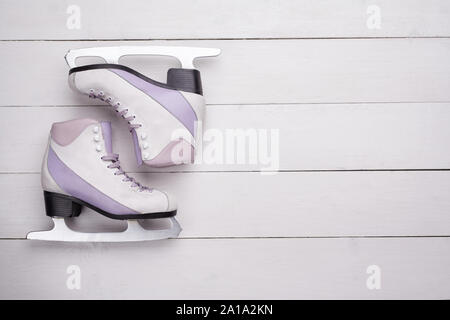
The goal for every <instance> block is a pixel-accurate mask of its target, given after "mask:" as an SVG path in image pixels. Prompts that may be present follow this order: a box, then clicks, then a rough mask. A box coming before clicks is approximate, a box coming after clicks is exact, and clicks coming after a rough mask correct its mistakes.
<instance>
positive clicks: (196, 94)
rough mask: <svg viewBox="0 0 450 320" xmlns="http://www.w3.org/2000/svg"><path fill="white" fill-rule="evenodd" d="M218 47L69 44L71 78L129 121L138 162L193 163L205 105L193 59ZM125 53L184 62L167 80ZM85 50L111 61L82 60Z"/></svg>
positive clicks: (161, 164)
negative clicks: (125, 61)
mask: <svg viewBox="0 0 450 320" xmlns="http://www.w3.org/2000/svg"><path fill="white" fill-rule="evenodd" d="M219 53H220V50H219V49H211V48H188V47H156V46H152V47H98V48H85V49H78V50H70V51H69V52H68V53H67V55H66V60H67V63H68V64H69V66H70V68H71V69H70V71H69V84H70V86H71V88H72V89H74V90H76V91H78V92H81V93H83V94H85V95H89V97H91V98H96V99H100V100H102V101H104V102H106V103H108V104H109V105H111V106H112V108H113V109H114V110H115V111H116V112H117V113H118V115H119V116H121V117H122V118H123V119H125V120H126V121H128V124H129V129H130V132H131V134H132V137H133V143H134V150H135V154H136V159H137V163H138V165H141V164H143V163H144V164H146V165H149V166H153V167H164V166H171V165H177V164H184V163H192V162H193V161H194V152H195V147H196V140H197V139H198V138H199V136H200V137H201V132H199V131H200V130H199V127H200V125H199V124H200V123H201V121H202V120H203V115H204V108H205V102H204V99H203V92H202V84H201V79H200V72H199V71H198V70H196V69H194V66H193V64H192V62H193V60H194V59H195V58H197V57H209V56H216V55H218V54H219ZM125 55H169V56H173V57H176V58H178V59H179V60H180V61H181V63H182V68H172V69H169V70H168V72H167V83H162V82H158V81H155V80H153V79H150V78H148V77H146V76H144V75H143V74H141V73H139V72H138V71H136V70H133V69H131V68H128V67H126V66H123V65H120V64H118V61H119V58H120V57H121V56H125ZM83 56H91V57H92V56H96V57H102V58H103V59H104V60H105V61H106V63H104V64H91V65H85V66H77V65H76V58H78V57H83Z"/></svg>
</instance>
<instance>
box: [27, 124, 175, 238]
mask: <svg viewBox="0 0 450 320" xmlns="http://www.w3.org/2000/svg"><path fill="white" fill-rule="evenodd" d="M118 157H119V156H118V155H117V154H114V153H113V151H112V142H111V124H110V123H109V122H98V121H96V120H92V119H78V120H71V121H66V122H59V123H54V124H53V126H52V129H51V133H50V138H49V144H48V147H47V151H46V153H45V156H44V161H43V164H42V173H41V178H42V187H43V189H44V199H45V207H46V213H47V215H48V216H50V217H52V218H53V221H54V223H55V226H54V229H52V230H50V231H41V232H31V233H29V234H28V236H27V238H28V239H38V240H54V241H92V242H94V241H95V242H117V241H142V240H157V239H166V238H174V237H177V236H178V234H179V233H180V231H181V228H180V226H179V224H178V222H177V221H176V219H175V218H174V216H175V214H176V211H177V210H176V209H177V208H176V203H175V200H174V198H173V197H171V196H170V195H169V194H167V193H165V192H162V191H159V190H156V189H151V188H148V187H145V186H143V185H142V184H140V183H139V182H137V181H136V180H135V179H134V178H132V177H130V176H129V175H128V174H126V173H125V172H124V171H122V169H121V167H120V162H119V160H118ZM83 206H86V207H89V208H91V209H93V210H95V211H97V212H98V213H100V214H102V215H105V216H107V217H109V218H112V219H120V220H128V229H127V230H125V231H124V232H110V233H82V232H77V231H73V230H71V229H70V228H68V227H67V225H66V224H65V221H64V218H73V217H77V216H79V215H80V213H81V208H82V207H83ZM154 218H169V219H170V220H171V225H172V226H171V227H170V228H169V229H165V230H146V229H144V228H142V227H141V226H140V224H139V223H138V221H137V220H139V219H154Z"/></svg>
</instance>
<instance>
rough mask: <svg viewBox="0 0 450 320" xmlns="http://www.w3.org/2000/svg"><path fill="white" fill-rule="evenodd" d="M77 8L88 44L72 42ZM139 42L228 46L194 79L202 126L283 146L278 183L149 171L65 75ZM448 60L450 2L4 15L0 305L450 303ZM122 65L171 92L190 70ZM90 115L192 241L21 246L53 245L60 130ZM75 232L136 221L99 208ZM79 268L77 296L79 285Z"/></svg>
mask: <svg viewBox="0 0 450 320" xmlns="http://www.w3.org/2000/svg"><path fill="white" fill-rule="evenodd" d="M70 5H76V6H78V7H79V8H80V9H81V16H80V17H81V28H80V29H68V28H67V26H66V21H67V19H68V17H69V14H68V13H67V8H68V7H69V6H70ZM370 5H376V6H378V7H379V8H380V10H381V25H380V27H381V28H380V29H370V28H368V26H367V19H368V18H369V17H370V14H368V13H367V8H368V7H369V6H370ZM131 43H133V44H139V45H148V44H149V45H151V44H163V45H188V46H204V47H208V46H211V47H219V48H221V49H222V55H221V56H220V57H219V58H216V59H204V60H199V61H197V66H198V68H199V69H200V70H201V72H202V79H203V84H204V91H205V97H206V99H207V102H208V106H207V114H206V127H207V128H219V129H225V128H261V129H271V128H275V129H276V128H278V129H279V130H280V171H279V172H278V173H276V174H273V175H261V174H260V173H258V172H257V169H258V168H256V167H254V166H251V165H214V166H213V165H196V166H187V167H183V168H168V169H163V170H153V172H150V171H151V170H149V168H137V167H136V165H135V161H134V158H133V156H132V154H131V152H132V146H131V144H130V137H129V135H128V132H127V131H126V130H125V126H124V124H123V123H121V122H120V120H118V119H116V118H115V117H113V115H112V113H111V112H109V110H108V109H107V107H104V106H101V105H96V106H91V105H90V104H92V101H91V100H87V99H86V100H84V99H83V98H81V97H80V96H79V95H77V94H75V93H73V92H71V91H70V89H69V88H68V85H67V72H68V67H67V66H66V64H65V62H64V59H63V57H64V54H65V53H66V51H67V50H68V49H71V48H82V47H90V46H107V45H124V44H131ZM449 57H450V2H449V1H446V0H370V1H369V0H348V1H324V0H308V1H307V0H301V1H283V0H270V1H258V0H251V1H237V0H226V1H218V0H216V1H208V0H196V1H175V0H166V1H148V0H130V1H126V2H119V1H114V2H113V1H107V0H101V1H95V2H94V1H87V0H75V1H72V0H71V1H66V0H64V1H60V0H48V1H45V2H43V1H32V0H20V1H18V0H2V1H1V2H0V71H1V74H2V80H1V85H0V113H1V114H0V132H1V139H0V190H1V193H2V196H1V197H0V221H1V222H0V239H1V240H0V298H7V299H14V298H32V299H39V298H67V299H72V298H125V299H128V298H153V299H161V298H168V299H170V298H179V299H187V298H190V299H192V298H194V299H206V298H210V299H217V298H256V299H257V298H261V299H270V298H272V299H277V298H286V299H298V298H362V299H371V298H375V299H379V298H388V299H391V298H413V299H416V298H447V299H448V298H450V256H449V252H450V238H449V236H450V215H449V211H450V194H449V191H450V172H449V169H450V148H449V140H450V90H449V89H450V59H449ZM123 63H124V64H127V65H129V66H132V67H135V68H138V70H142V71H143V72H145V73H148V74H151V75H152V76H154V77H155V78H157V79H161V80H164V75H165V70H166V69H167V67H170V66H176V65H177V63H176V61H174V60H173V59H168V58H155V59H143V58H133V59H131V58H126V59H123ZM85 116H86V117H94V118H98V119H109V120H111V121H112V122H113V127H114V137H115V140H114V147H115V149H116V150H117V151H119V152H120V153H121V158H122V159H123V164H124V167H125V168H126V169H128V170H129V171H130V172H133V173H135V175H136V176H138V177H139V179H142V180H143V181H145V182H146V183H147V184H149V185H152V186H156V187H163V188H166V189H167V190H170V191H172V192H173V193H174V194H176V195H177V196H178V199H179V220H180V222H181V224H182V226H183V228H184V230H183V232H182V234H181V237H180V238H179V239H176V240H167V241H159V242H153V243H138V244H136V243H132V244H64V243H63V244H61V243H46V242H33V241H29V240H25V236H26V234H27V233H28V232H29V231H31V230H43V229H48V228H50V227H51V220H50V219H49V218H47V217H46V216H45V214H44V206H43V199H42V194H41V187H40V178H39V170H40V162H41V158H42V155H43V152H44V147H45V143H46V139H47V135H48V130H49V128H50V125H51V123H52V122H55V121H62V120H67V119H72V118H75V117H85ZM72 227H73V228H75V229H77V228H80V229H83V230H86V229H88V230H99V229H101V230H103V231H104V230H120V229H121V228H123V223H122V222H117V221H111V220H108V219H106V218H103V217H101V216H98V215H94V214H93V213H92V212H91V211H89V210H86V211H85V213H84V214H83V215H82V216H81V217H79V218H78V219H77V221H74V222H73V225H72ZM69 265H78V266H80V268H81V276H82V277H81V279H82V281H81V289H80V290H69V289H68V288H67V287H66V280H67V277H68V274H67V273H66V269H67V267H68V266H69ZM370 265H377V266H379V267H380V268H381V289H379V290H369V289H368V288H367V286H366V280H367V278H368V276H369V275H368V274H367V273H366V269H367V267H368V266H370Z"/></svg>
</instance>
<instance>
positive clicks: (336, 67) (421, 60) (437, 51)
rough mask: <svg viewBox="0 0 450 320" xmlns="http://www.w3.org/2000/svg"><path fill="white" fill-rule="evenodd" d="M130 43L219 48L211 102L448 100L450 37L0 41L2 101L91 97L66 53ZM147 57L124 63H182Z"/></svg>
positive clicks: (211, 64)
mask: <svg viewBox="0 0 450 320" xmlns="http://www.w3.org/2000/svg"><path fill="white" fill-rule="evenodd" d="M125 43H126V44H138V45H148V44H160V45H175V46H176V45H187V46H204V47H218V48H221V49H222V55H221V56H219V57H218V58H211V59H203V60H198V62H197V66H198V67H199V69H200V70H201V72H202V79H203V85H204V92H205V97H206V99H207V102H208V103H209V104H256V103H323V102H325V103H333V102H338V103H345V102H352V103H355V102H423V101H426V102H448V101H450V91H449V90H448V88H449V87H450V59H448V57H449V55H450V39H351V40H348V39H346V40H345V39H344V40H342V39H338V40H270V41H257V40H254V41H155V42H148V41H140V42H123V41H117V42H108V41H106V42H105V41H103V42H95V41H90V42H81V41H74V42H71V41H63V42H46V41H37V42H2V43H0V71H1V72H2V74H4V75H7V76H4V77H3V78H2V80H1V85H0V104H1V105H2V106H5V105H6V106H8V105H18V106H21V105H78V104H89V103H91V102H90V101H89V100H88V99H87V98H82V97H80V95H79V94H77V93H74V92H72V91H71V90H70V89H69V87H68V85H67V74H68V67H67V66H66V64H65V62H64V59H63V57H64V55H65V53H66V52H67V50H68V49H71V48H82V47H92V46H111V45H124V44H125ZM148 61H151V59H143V58H142V57H141V58H139V59H137V58H133V59H132V58H128V59H127V60H124V63H125V64H126V65H129V66H131V67H133V68H136V69H137V70H139V71H141V72H143V73H144V74H147V75H152V76H153V75H156V78H157V79H163V80H165V76H164V73H163V72H162V70H161V69H162V66H160V65H159V63H160V62H161V61H163V62H164V66H174V65H176V64H175V63H174V62H171V63H167V59H165V60H158V59H156V60H154V62H153V63H151V62H150V63H149V62H148ZM157 65H159V67H158V68H156V66H157ZM155 69H156V72H151V71H152V70H155Z"/></svg>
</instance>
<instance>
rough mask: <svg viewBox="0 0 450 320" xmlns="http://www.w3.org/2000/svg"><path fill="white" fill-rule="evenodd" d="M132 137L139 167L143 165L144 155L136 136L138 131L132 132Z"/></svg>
mask: <svg viewBox="0 0 450 320" xmlns="http://www.w3.org/2000/svg"><path fill="white" fill-rule="evenodd" d="M131 135H132V136H133V145H134V153H135V155H136V161H137V164H138V166H140V165H142V154H141V148H140V147H139V142H138V138H137V134H136V130H134V129H132V130H131Z"/></svg>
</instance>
